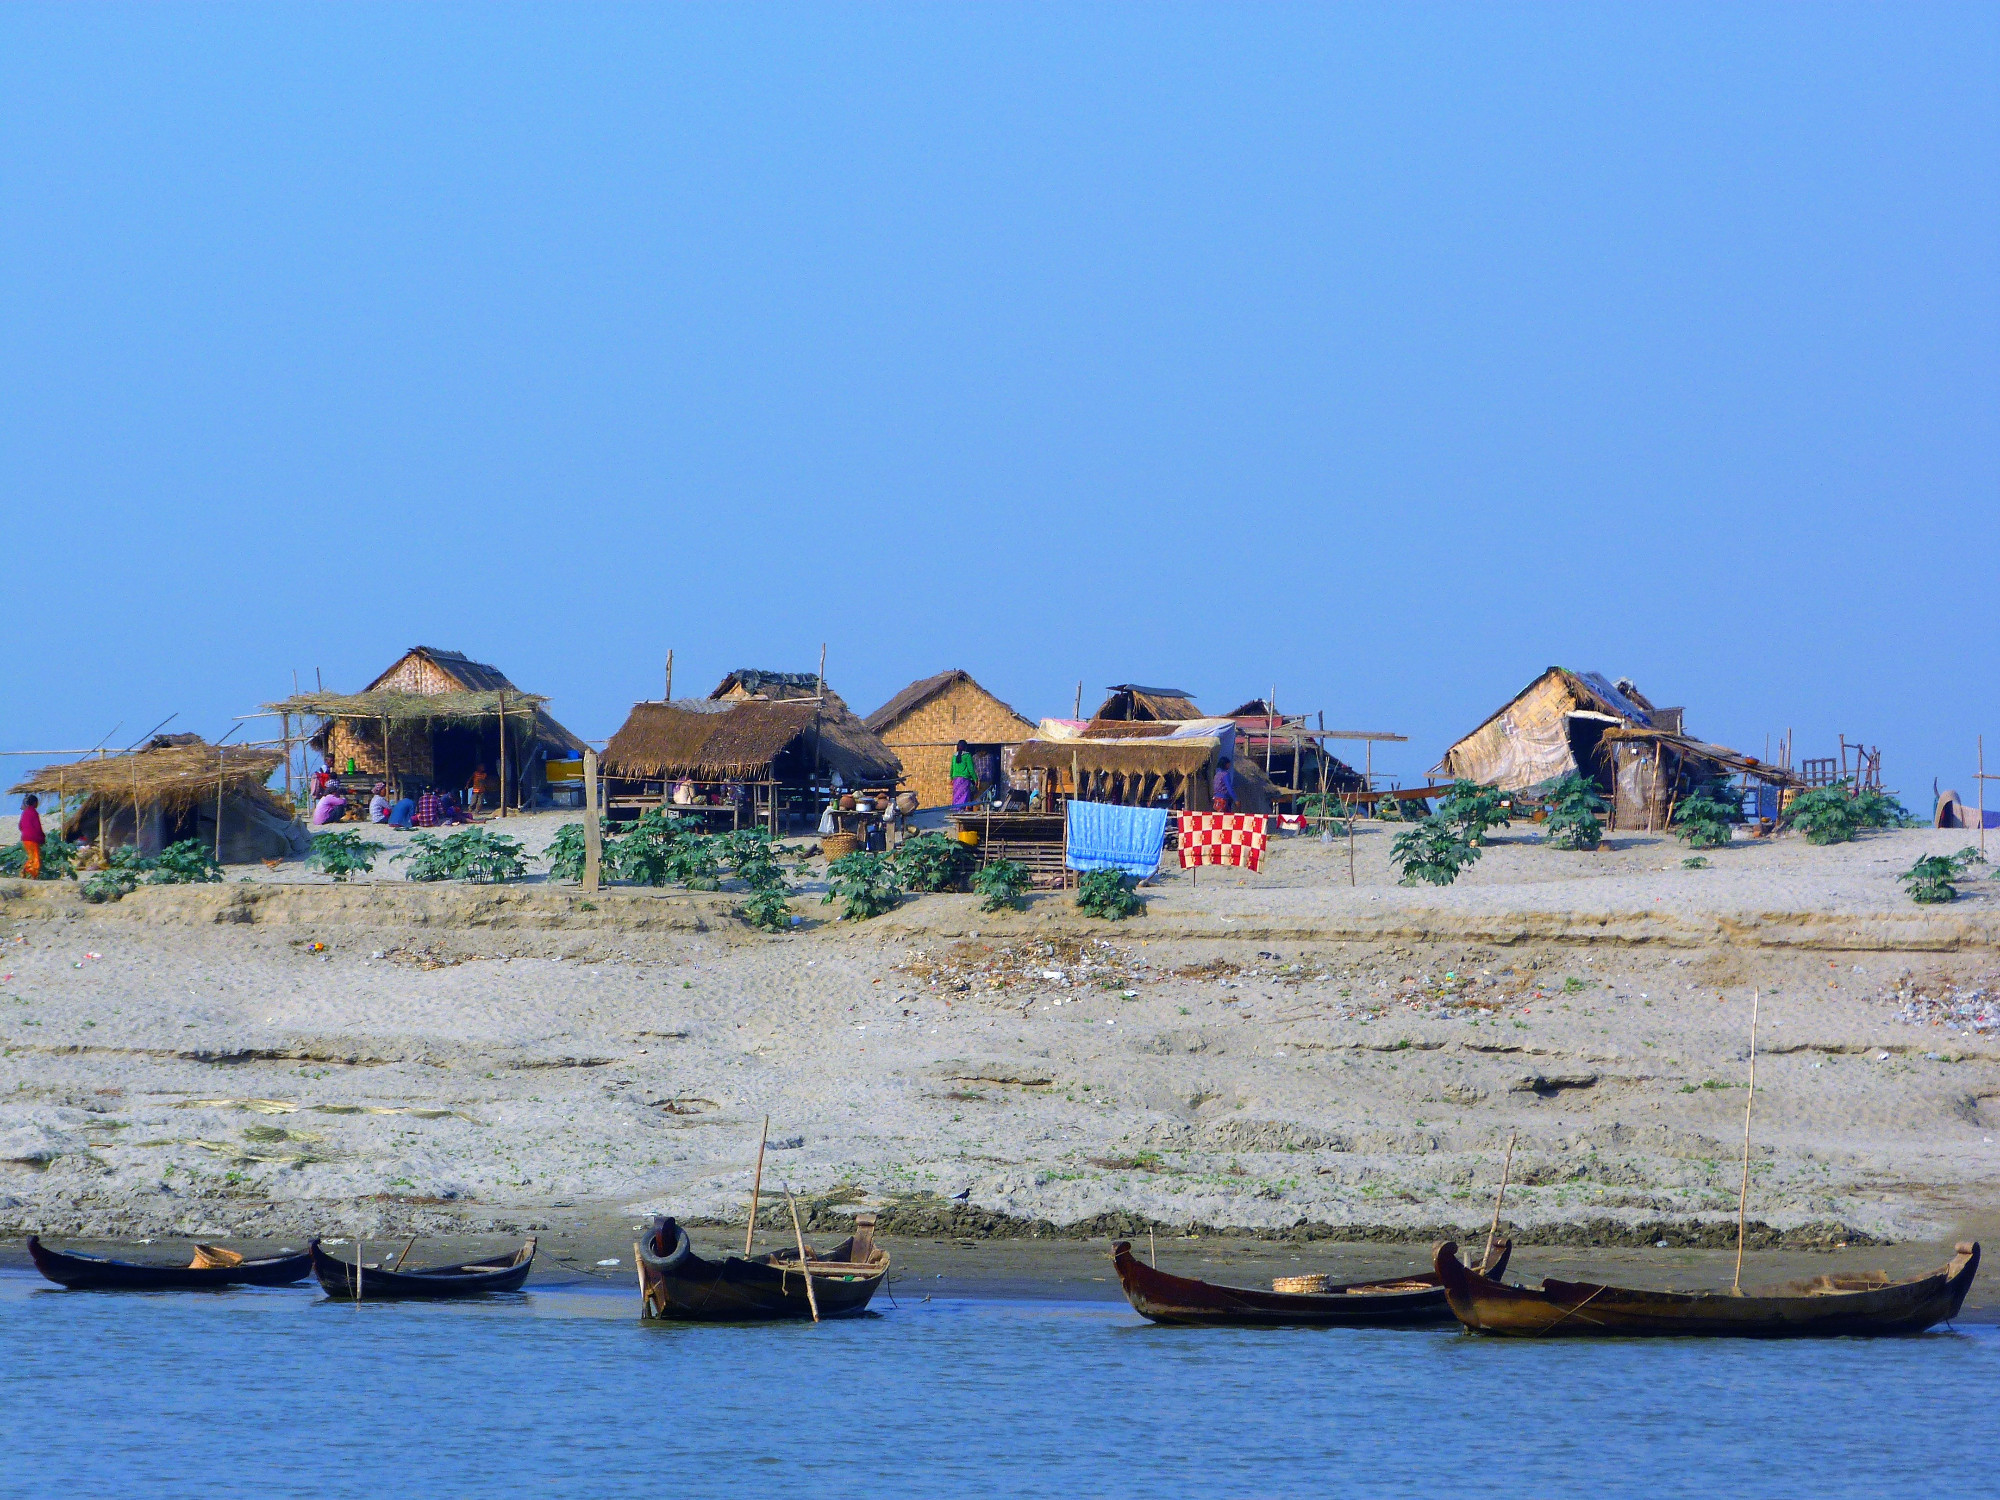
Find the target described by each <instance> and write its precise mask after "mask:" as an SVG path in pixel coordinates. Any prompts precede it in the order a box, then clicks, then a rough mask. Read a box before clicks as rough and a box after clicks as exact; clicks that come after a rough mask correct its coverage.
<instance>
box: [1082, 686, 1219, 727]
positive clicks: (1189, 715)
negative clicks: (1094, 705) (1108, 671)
mask: <svg viewBox="0 0 2000 1500" xmlns="http://www.w3.org/2000/svg"><path fill="white" fill-rule="evenodd" d="M1106 691H1107V692H1108V693H1110V695H1111V696H1110V697H1108V698H1106V699H1105V700H1104V702H1103V703H1101V704H1099V705H1098V709H1097V712H1096V713H1094V714H1092V715H1091V718H1092V719H1115V720H1118V721H1119V722H1121V723H1142V724H1143V723H1155V724H1184V723H1186V722H1187V721H1189V720H1191V719H1199V718H1200V717H1201V710H1200V709H1198V708H1196V707H1195V706H1194V695H1193V694H1192V693H1190V692H1188V691H1187V689H1186V688H1172V687H1140V686H1139V685H1138V684H1137V683H1132V682H1121V683H1119V684H1118V685H1117V686H1116V687H1112V688H1107V689H1106Z"/></svg>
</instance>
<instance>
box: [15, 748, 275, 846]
mask: <svg viewBox="0 0 2000 1500" xmlns="http://www.w3.org/2000/svg"><path fill="white" fill-rule="evenodd" d="M283 760H284V756H283V753H282V752H280V751H277V750H269V749H264V748H262V747H259V746H246V745H223V746H217V745H214V744H211V743H209V742H208V741H206V740H204V739H202V738H200V736H198V735H191V734H175V735H158V736H155V737H154V738H153V739H151V740H149V741H148V742H147V743H146V744H145V745H144V746H142V747H141V748H139V749H137V750H133V751H129V752H127V753H126V754H123V755H107V756H101V757H93V758H91V759H88V760H79V761H71V762H69V763H67V764H65V765H53V766H43V767H42V768H41V769H40V770H38V771H36V772H35V774H34V775H32V776H30V777H29V778H28V779H27V780H25V781H23V782H21V783H19V784H18V785H16V786H14V787H12V788H10V791H11V792H13V793H16V794H20V793H25V792H35V793H37V794H39V795H41V796H43V797H51V796H54V797H60V798H61V799H62V806H63V816H62V834H63V837H64V838H66V839H70V840H72V841H81V840H83V839H89V840H90V841H91V842H92V843H93V844H95V845H96V846H97V847H99V848H119V847H123V846H127V845H136V846H137V847H138V848H139V850H140V852H141V853H145V854H156V853H158V852H159V851H160V850H161V849H162V848H164V847H165V846H166V845H168V844H172V843H176V842H179V841H180V840H182V839H189V838H192V839H199V840H200V841H201V842H203V843H204V844H206V845H208V846H209V847H210V848H214V847H215V843H216V838H215V829H216V814H217V803H218V797H219V798H220V806H221V817H222V844H221V859H222V861H223V863H225V864H243V863H248V862H249V861H251V860H257V859H284V858H288V857H293V856H296V855H299V854H303V853H304V852H305V851H306V849H307V848H308V847H309V846H310V839H309V838H308V836H307V834H306V830H305V829H304V827H303V826H302V825H301V824H300V823H299V821H298V818H297V816H296V815H295V814H294V812H293V810H292V808H291V806H290V805H289V804H288V803H287V802H286V801H285V800H284V798H282V797H280V796H279V795H278V794H277V793H275V792H273V791H271V790H270V789H269V788H268V787H266V786H265V785H264V783H265V782H267V781H268V780H270V778H271V773H272V772H274V771H275V770H277V768H278V766H279V764H280V763H281V762H282V761H283Z"/></svg>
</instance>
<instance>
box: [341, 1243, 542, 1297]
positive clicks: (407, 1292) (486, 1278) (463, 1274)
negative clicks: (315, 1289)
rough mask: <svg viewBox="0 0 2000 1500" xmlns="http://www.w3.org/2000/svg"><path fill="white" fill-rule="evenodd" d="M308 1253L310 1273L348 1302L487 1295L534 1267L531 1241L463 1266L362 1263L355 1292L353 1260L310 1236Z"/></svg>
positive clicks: (508, 1288) (509, 1286) (517, 1285)
mask: <svg viewBox="0 0 2000 1500" xmlns="http://www.w3.org/2000/svg"><path fill="white" fill-rule="evenodd" d="M307 1249H308V1253H309V1254H310V1255H311V1256H312V1271H313V1275H315V1276H317V1277H318V1278H319V1284H320V1285H321V1286H322V1287H323V1288H325V1290H326V1294H327V1295H328V1296H329V1297H337V1298H340V1299H341V1300H343V1301H347V1302H386V1301H407V1300H414V1299H424V1300H429V1301H437V1300H440V1299H444V1298H452V1297H485V1296H489V1295H491V1294H493V1293H496V1292H518V1291H520V1290H521V1287H522V1285H523V1284H524V1283H525V1282H526V1281H527V1279H528V1273H529V1272H530V1271H532V1270H534V1268H535V1241H534V1240H532V1239H531V1240H529V1241H528V1242H527V1244H525V1245H523V1246H522V1247H521V1248H520V1249H519V1250H516V1251H513V1252H512V1253H511V1254H508V1255H496V1256H494V1257H493V1258H492V1259H490V1260H476V1261H467V1262H465V1263H464V1264H462V1265H456V1266H438V1267H434V1268H430V1269H425V1270H415V1271H391V1270H387V1269H377V1268H374V1267H370V1266H367V1265H363V1266H362V1267H361V1271H360V1277H359V1281H360V1286H359V1290H358V1292H357V1289H356V1285H355V1282H356V1276H355V1267H354V1262H353V1261H351V1260H340V1259H338V1258H336V1257H334V1256H331V1255H328V1254H327V1253H326V1251H325V1250H323V1249H321V1248H320V1242H319V1241H318V1240H314V1241H313V1242H312V1244H311V1245H310V1246H308V1247H307Z"/></svg>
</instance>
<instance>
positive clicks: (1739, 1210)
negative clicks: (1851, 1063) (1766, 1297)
mask: <svg viewBox="0 0 2000 1500" xmlns="http://www.w3.org/2000/svg"><path fill="white" fill-rule="evenodd" d="M1760 993H1761V992H1760V991H1757V990H1752V991H1751V992H1750V1092H1749V1093H1748V1094H1746V1095H1745V1096H1744V1098H1743V1186H1742V1188H1741V1189H1740V1190H1739V1191H1738V1193H1737V1195H1736V1279H1735V1281H1733V1282H1732V1283H1731V1284H1730V1287H1729V1290H1730V1292H1731V1294H1732V1295H1735V1296H1741V1295H1742V1294H1743V1229H1744V1214H1745V1211H1746V1210H1747V1209H1748V1208H1749V1205H1750V1106H1751V1105H1752V1104H1753V1103H1754V1102H1755V1101H1756V1098H1757V1002H1758V999H1759V996H1760Z"/></svg>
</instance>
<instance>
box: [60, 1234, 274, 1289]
mask: <svg viewBox="0 0 2000 1500" xmlns="http://www.w3.org/2000/svg"><path fill="white" fill-rule="evenodd" d="M28 1255H29V1257H30V1258H31V1259H32V1260H33V1261H34V1263H35V1269H36V1270H38V1271H40V1272H41V1273H42V1274H43V1275H44V1276H46V1277H48V1279H49V1280H51V1281H54V1282H60V1283H61V1284H62V1285H63V1286H66V1287H69V1288H71V1289H73V1290H77V1291H82V1290H86V1289H89V1290H123V1291H133V1292H164V1291H199V1290H204V1289H213V1288H216V1287H229V1286H290V1285H291V1284H292V1283H293V1282H295V1281H304V1280H305V1279H306V1277H307V1276H308V1275H310V1274H311V1272H312V1254H311V1252H310V1251H308V1252H307V1253H306V1254H303V1255H273V1256H268V1257H266V1258H265V1259H262V1260H245V1259H244V1258H243V1257H242V1256H241V1255H238V1254H237V1253H236V1252H235V1251H234V1250H223V1249H220V1248H218V1247H217V1246H214V1245H196V1246H195V1247H194V1259H193V1261H192V1263H190V1264H188V1265H184V1266H162V1265H148V1264H146V1263H145V1262H143V1261H131V1260H111V1259H108V1258H106V1257H104V1256H101V1255H78V1254H76V1253H74V1252H72V1251H64V1250H51V1249H50V1248H49V1247H48V1246H47V1245H44V1244H43V1243H42V1241H41V1237H40V1236H39V1235H32V1234H31V1235H29V1236H28Z"/></svg>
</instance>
